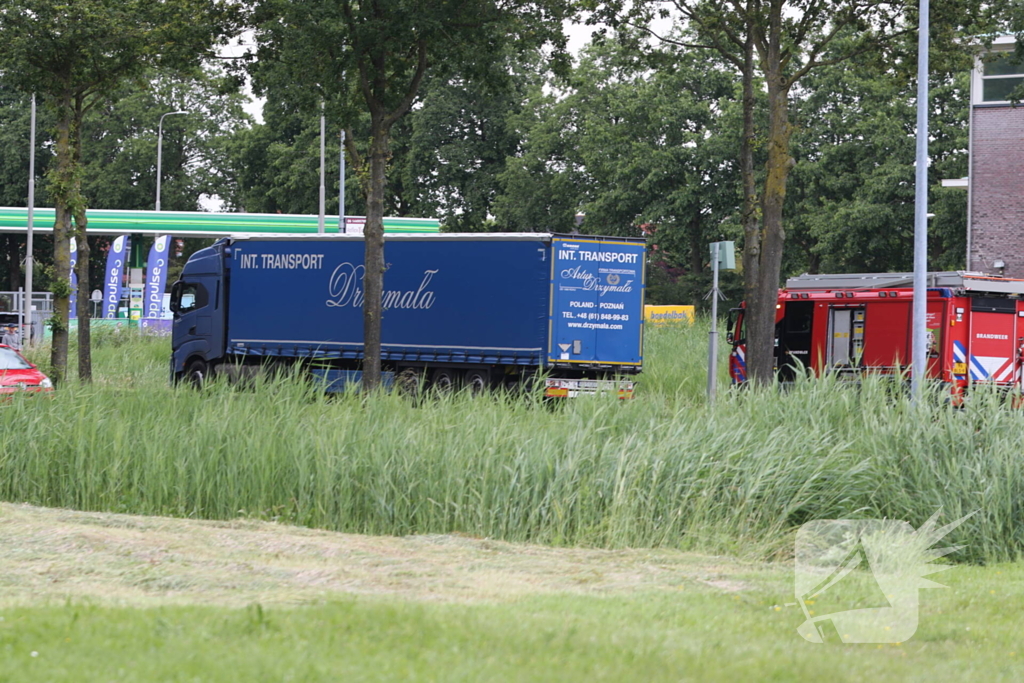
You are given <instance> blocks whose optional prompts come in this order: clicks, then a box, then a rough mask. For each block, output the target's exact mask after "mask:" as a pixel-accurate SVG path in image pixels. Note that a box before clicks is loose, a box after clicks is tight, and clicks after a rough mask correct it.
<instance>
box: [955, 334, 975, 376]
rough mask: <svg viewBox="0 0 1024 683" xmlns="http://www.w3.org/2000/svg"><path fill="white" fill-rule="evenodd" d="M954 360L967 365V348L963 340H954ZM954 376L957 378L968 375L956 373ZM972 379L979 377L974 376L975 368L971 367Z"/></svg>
mask: <svg viewBox="0 0 1024 683" xmlns="http://www.w3.org/2000/svg"><path fill="white" fill-rule="evenodd" d="M953 362H954V363H956V364H962V365H963V366H964V367H967V349H965V348H964V345H963V342H960V341H954V342H953ZM953 377H955V378H956V379H965V377H966V376H965V375H962V374H959V375H958V374H955V373H954V375H953ZM971 379H977V377H975V376H974V372H973V368H971Z"/></svg>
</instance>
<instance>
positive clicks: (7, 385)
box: [0, 344, 53, 394]
mask: <svg viewBox="0 0 1024 683" xmlns="http://www.w3.org/2000/svg"><path fill="white" fill-rule="evenodd" d="M20 391H31V392H39V391H42V392H50V391H53V382H51V381H50V378H49V377H47V376H46V375H44V374H43V373H41V372H39V370H38V368H36V366H34V365H32V364H31V363H29V362H28V361H27V360H25V357H24V356H22V355H21V354H20V353H18V351H17V350H16V349H12V348H11V347H10V346H4V345H3V344H0V394H14V393H17V392H20Z"/></svg>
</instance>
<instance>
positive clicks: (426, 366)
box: [171, 233, 644, 397]
mask: <svg viewBox="0 0 1024 683" xmlns="http://www.w3.org/2000/svg"><path fill="white" fill-rule="evenodd" d="M364 249H365V247H364V244H363V239H362V237H361V236H358V235H324V236H308V237H306V236H302V237H295V236H291V237H281V238H275V237H235V238H228V239H223V240H221V241H219V242H217V243H216V244H215V245H214V246H212V247H210V248H207V249H203V250H202V251H198V252H196V253H195V254H194V255H193V256H192V257H191V258H190V259H189V261H188V263H186V264H185V267H184V269H183V271H182V275H181V279H180V280H179V281H178V282H176V283H175V284H174V285H173V287H172V289H171V309H172V311H173V312H174V323H173V333H172V358H171V376H172V380H174V381H181V380H186V379H187V380H189V381H191V382H194V383H201V382H203V381H204V380H205V379H207V378H209V377H211V376H213V375H215V374H227V375H229V376H232V377H238V376H247V375H252V374H254V373H257V372H260V371H265V370H266V369H268V368H279V367H280V366H282V365H294V364H300V365H301V366H302V367H303V368H304V369H306V370H308V372H309V373H310V374H311V375H312V376H313V377H315V378H316V379H317V380H318V381H320V382H322V383H323V384H324V387H325V389H326V390H327V391H339V390H341V389H343V388H344V386H345V385H346V384H347V383H349V382H354V381H356V382H357V381H358V380H359V378H360V374H361V373H360V363H361V362H362V357H363V312H362V306H363V289H362V278H363V273H364V266H363V255H364ZM384 256H385V261H386V262H387V270H386V272H385V275H384V294H383V301H382V306H383V318H382V323H381V327H382V330H381V358H382V363H383V366H384V367H383V370H384V373H385V374H384V377H385V381H392V380H393V379H394V378H395V377H396V376H401V379H402V383H403V385H404V384H407V383H414V384H416V385H419V386H423V385H431V386H433V387H435V388H437V389H439V390H447V389H451V388H453V387H456V386H460V385H465V386H469V387H472V388H474V389H485V388H491V387H500V386H508V387H511V386H515V385H521V384H524V383H528V382H531V381H533V379H534V378H535V377H537V376H538V375H540V374H543V375H544V377H545V378H546V379H545V381H546V386H545V392H546V394H547V395H549V396H575V395H577V394H579V393H595V392H600V391H608V390H611V391H615V392H618V393H619V395H620V396H623V397H628V396H631V395H632V391H633V376H634V375H636V374H637V373H639V372H640V370H641V368H642V367H643V310H644V306H643V304H644V241H643V240H642V239H634V238H622V237H592V236H580V235H558V234H548V233H491V234H475V233H474V234H437V235H416V234H413V235H401V234H392V235H386V236H385V251H384Z"/></svg>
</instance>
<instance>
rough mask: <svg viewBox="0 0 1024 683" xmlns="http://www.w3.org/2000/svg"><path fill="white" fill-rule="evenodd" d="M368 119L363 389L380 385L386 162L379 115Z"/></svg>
mask: <svg viewBox="0 0 1024 683" xmlns="http://www.w3.org/2000/svg"><path fill="white" fill-rule="evenodd" d="M372 118H373V120H372V122H371V125H372V140H371V142H370V191H369V192H368V193H367V194H368V196H367V201H366V226H365V228H364V229H363V235H364V237H363V238H364V240H365V243H366V256H365V264H366V270H365V271H364V273H363V295H364V296H363V389H364V391H367V392H369V391H373V390H375V389H377V388H378V387H379V386H380V361H381V353H380V338H381V322H382V320H381V316H382V311H381V306H382V303H383V292H384V268H385V266H384V183H385V171H386V167H387V162H388V131H387V129H386V128H385V126H384V122H383V117H381V116H379V115H374V116H373V117H372Z"/></svg>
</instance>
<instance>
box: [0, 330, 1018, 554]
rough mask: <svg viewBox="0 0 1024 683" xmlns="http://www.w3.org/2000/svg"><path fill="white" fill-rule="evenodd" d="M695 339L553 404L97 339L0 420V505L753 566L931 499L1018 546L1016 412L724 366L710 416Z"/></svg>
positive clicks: (912, 512) (652, 342)
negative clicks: (734, 556)
mask: <svg viewBox="0 0 1024 683" xmlns="http://www.w3.org/2000/svg"><path fill="white" fill-rule="evenodd" d="M707 329H708V328H707V323H706V321H701V322H698V324H697V325H694V326H693V327H689V326H682V327H677V326H673V327H668V328H665V329H652V330H648V334H647V353H646V354H645V355H646V358H647V370H646V371H645V373H644V375H643V376H642V377H641V384H640V389H639V391H638V394H637V397H636V398H635V399H633V400H632V401H630V402H626V403H621V402H618V401H616V400H615V399H613V398H610V397H607V398H593V399H580V400H573V401H569V402H567V403H566V404H565V405H562V406H560V407H557V408H556V409H552V406H548V405H545V404H543V403H541V402H539V401H534V400H530V399H527V398H524V397H503V396H488V397H484V398H480V399H474V398H473V397H471V396H470V395H468V394H465V393H463V394H457V395H455V396H452V397H450V398H443V399H437V400H431V401H423V402H420V403H419V404H415V405H414V404H412V403H410V402H409V401H406V400H403V398H402V397H401V396H397V395H376V394H375V395H373V396H370V397H362V396H358V395H355V394H351V395H346V396H341V397H337V398H333V399H329V398H326V397H323V396H321V395H319V394H318V393H317V391H316V390H315V388H311V387H308V386H304V385H301V384H296V383H294V382H293V381H289V380H288V379H287V378H286V379H284V380H281V381H277V382H269V383H258V384H257V386H255V387H252V388H250V389H246V390H233V389H230V388H229V387H227V386H223V385H216V386H213V387H211V388H210V390H209V391H204V392H195V391H191V390H188V389H180V390H175V389H172V388H170V387H168V386H167V384H166V382H167V364H166V363H167V353H168V350H167V346H166V340H152V339H141V340H139V341H138V342H137V343H135V344H126V345H123V346H112V345H104V346H103V347H101V348H98V349H97V351H96V367H97V368H98V373H99V374H100V376H102V379H103V381H102V382H98V383H97V384H96V385H93V386H78V385H76V384H74V383H68V384H67V385H66V386H65V387H63V388H62V389H60V390H59V391H58V392H57V393H56V395H55V396H54V397H53V398H52V399H44V400H33V397H23V398H21V399H20V400H16V401H12V402H11V403H10V404H9V405H8V406H6V407H5V409H4V410H3V411H0V473H2V474H3V476H2V477H0V498H2V499H4V500H14V501H25V502H32V503H36V504H41V505H48V506H58V507H76V508H79V509H85V510H105V511H116V512H133V513H141V514H164V515H178V516H187V517H201V518H211V519H229V518H233V517H235V516H236V515H237V514H238V511H239V510H246V511H249V514H254V515H257V516H267V517H277V518H281V519H283V520H286V521H290V522H293V523H297V524H302V525H308V526H314V527H322V528H327V529H335V530H341V531H353V532H359V533H378V534H399V535H403V534H410V533H450V532H461V533H467V534H472V535H477V536H486V537H491V538H500V539H506V540H515V541H531V542H540V543H549V544H555V545H584V546H599V547H610V548H615V547H657V546H663V547H671V548H683V549H694V550H700V551H702V552H730V553H741V554H745V555H752V556H759V557H766V556H772V555H774V554H775V553H778V552H783V551H784V550H785V548H786V547H788V544H789V543H790V542H791V534H792V532H793V530H794V528H795V527H796V526H798V525H800V524H802V523H804V522H806V521H808V520H811V519H829V518H847V517H852V518H858V517H887V518H897V519H906V520H908V521H910V522H911V523H912V524H915V525H919V524H921V523H922V522H923V521H924V520H926V519H927V518H928V517H929V516H931V514H932V513H933V512H934V511H935V510H936V509H938V508H942V509H943V510H944V513H945V514H946V515H948V516H949V517H950V518H955V517H959V516H961V515H962V514H965V513H966V512H970V511H972V510H980V512H979V513H978V514H977V515H975V516H974V517H972V518H971V519H970V520H969V521H968V522H967V523H966V524H965V525H964V526H963V527H961V529H958V530H957V531H956V532H954V536H953V537H951V542H952V543H953V544H957V543H965V542H966V543H968V544H969V545H968V547H967V548H966V549H965V551H964V553H963V555H961V556H960V559H963V560H970V561H975V562H982V561H993V560H997V559H1012V558H1015V557H1017V556H1018V555H1019V554H1020V553H1021V552H1022V551H1024V520H1022V519H1021V517H1020V510H1019V506H1017V504H1016V502H1015V501H1019V500H1020V499H1021V498H1022V496H1024V461H1022V460H1021V458H1020V457H1019V453H1020V451H1021V448H1024V412H1021V411H1020V410H1018V409H1014V408H1013V407H1011V406H1009V405H1006V404H1004V403H1001V402H1000V400H999V397H998V396H996V395H992V394H989V393H987V392H985V391H983V390H980V389H978V390H976V391H975V392H974V393H973V394H972V397H971V399H970V401H969V404H968V406H967V407H966V408H965V409H963V410H957V409H955V408H952V407H950V406H949V405H947V404H946V403H945V402H944V401H943V397H942V396H941V395H937V396H936V397H935V399H936V400H935V401H934V402H930V403H927V404H925V405H920V406H918V407H917V408H916V409H915V408H914V407H912V406H910V405H909V403H908V402H907V401H906V400H905V398H903V397H901V396H899V395H898V393H894V392H893V387H892V385H891V384H889V383H887V382H886V381H885V380H882V379H879V378H873V379H869V380H868V381H865V382H864V384H863V385H862V386H861V387H859V388H855V387H849V386H843V385H840V384H838V383H837V382H835V381H832V380H824V381H803V382H798V383H797V386H795V387H794V388H793V389H792V390H790V391H788V392H786V393H779V392H778V390H777V389H776V388H775V387H766V388H764V389H760V390H745V391H729V390H727V388H726V386H724V382H725V367H724V366H725V363H724V362H722V363H720V369H721V372H722V375H721V377H720V379H721V381H722V382H723V386H722V390H721V392H720V396H719V401H718V402H717V403H716V404H715V405H714V406H709V405H707V403H706V402H705V400H704V387H705V378H704V372H703V370H702V369H703V368H704V367H705V363H706V352H707ZM723 358H724V354H723ZM254 415H259V416H260V417H259V419H258V420H254V419H253V416H254ZM55 424H59V425H61V428H60V429H54V428H53V425H55ZM196 454H202V457H196Z"/></svg>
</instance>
